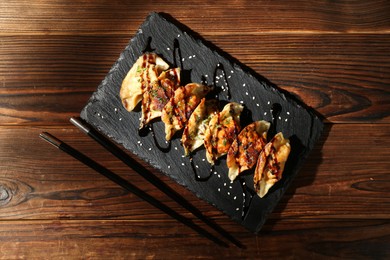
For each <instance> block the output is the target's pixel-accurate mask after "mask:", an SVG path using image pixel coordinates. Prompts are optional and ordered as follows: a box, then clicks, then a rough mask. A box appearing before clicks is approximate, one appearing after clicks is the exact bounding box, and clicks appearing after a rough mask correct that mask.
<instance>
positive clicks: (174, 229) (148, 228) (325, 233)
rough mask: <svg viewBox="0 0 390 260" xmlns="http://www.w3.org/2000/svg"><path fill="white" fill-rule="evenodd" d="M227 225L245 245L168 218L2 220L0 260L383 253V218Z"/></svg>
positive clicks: (386, 224)
mask: <svg viewBox="0 0 390 260" xmlns="http://www.w3.org/2000/svg"><path fill="white" fill-rule="evenodd" d="M228 229H229V230H230V231H231V232H232V234H233V235H234V236H236V237H237V239H239V240H240V241H242V242H243V243H244V244H245V245H246V246H247V249H243V250H241V249H237V248H235V247H230V248H228V249H223V248H220V247H217V246H215V245H214V244H212V243H211V242H209V241H207V240H205V239H204V238H202V237H199V236H197V235H196V234H194V233H193V232H191V231H189V230H187V228H182V227H181V226H180V224H178V223H176V222H174V221H169V220H166V221H164V222H159V221H149V222H145V221H127V220H119V221H112V220H105V221H99V220H92V221H78V220H71V221H70V220H69V221H62V220H50V221H48V220H45V221H39V222H38V221H25V220H24V221H2V222H0V241H1V242H2V247H1V249H2V250H1V253H0V258H4V259H10V258H23V257H25V258H35V257H36V256H38V255H46V256H47V255H50V256H52V257H54V258H57V259H58V258H66V259H73V258H80V257H81V256H82V258H91V259H95V258H97V259H105V258H111V259H112V258H115V259H167V258H169V259H178V258H180V259H220V258H219V257H220V256H224V258H225V259H243V258H244V259H253V258H256V259H257V258H260V259H263V258H285V257H286V252H288V258H292V259H294V258H302V257H309V258H316V259H329V258H341V257H342V258H356V259H367V258H372V256H376V257H377V258H382V259H384V258H386V256H388V253H389V252H388V247H387V245H388V241H389V239H390V237H389V229H390V223H389V221H388V220H352V221H338V222H335V221H322V220H304V221H301V220H288V219H287V220H283V221H280V222H278V223H272V224H266V226H265V227H264V232H262V233H261V234H259V235H258V236H246V235H245V234H244V233H242V232H241V231H240V230H239V229H237V228H236V227H235V226H229V227H228ZM36 241H40V242H39V243H36ZM42 244H44V245H45V247H40V245H42ZM166 245H169V246H166ZM192 252H196V253H192Z"/></svg>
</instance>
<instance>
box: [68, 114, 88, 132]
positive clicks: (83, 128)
mask: <svg viewBox="0 0 390 260" xmlns="http://www.w3.org/2000/svg"><path fill="white" fill-rule="evenodd" d="M69 121H70V122H71V123H72V124H73V125H74V126H76V127H77V128H78V129H80V130H81V131H82V132H84V133H85V134H88V133H89V132H90V131H91V129H90V128H89V127H88V126H87V125H86V124H85V123H83V122H81V120H79V119H78V118H75V117H71V118H70V120H69Z"/></svg>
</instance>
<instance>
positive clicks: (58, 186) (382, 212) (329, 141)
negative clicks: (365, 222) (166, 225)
mask: <svg viewBox="0 0 390 260" xmlns="http://www.w3.org/2000/svg"><path fill="white" fill-rule="evenodd" d="M329 128H330V126H328V129H327V130H326V132H325V134H324V135H323V136H322V138H321V140H320V142H319V143H318V145H317V146H316V148H315V150H314V151H313V153H312V154H311V156H310V157H309V159H308V160H307V162H306V163H305V165H304V167H303V168H302V169H301V171H300V174H299V175H298V177H297V178H296V179H295V180H294V182H293V184H292V186H291V187H290V189H289V190H288V192H287V193H286V195H285V196H284V197H283V199H282V200H281V202H280V204H279V205H278V206H277V208H276V209H275V211H274V213H273V214H272V215H271V219H280V218H283V219H284V218H312V219H313V218H315V219H321V218H327V219H340V218H348V219H386V218H388V216H389V215H390V197H389V196H388V192H389V190H390V175H389V174H388V171H389V169H390V161H389V160H388V158H390V150H389V149H388V147H389V146H390V141H389V140H390V131H389V125H388V124H383V125H381V124H377V125H369V124H340V125H339V124H337V125H333V126H332V127H331V129H329ZM43 130H48V131H49V132H50V133H53V134H54V135H55V136H57V137H59V138H60V139H63V140H64V141H67V142H68V143H69V144H71V145H73V146H75V147H76V148H78V149H80V150H81V151H83V152H85V153H86V154H88V155H90V156H92V158H95V159H96V160H98V161H99V162H100V163H102V164H103V165H105V166H107V167H109V168H110V169H112V170H114V171H115V172H117V173H118V174H121V175H122V176H124V177H125V178H127V179H129V180H131V182H132V183H134V184H135V185H137V186H138V187H142V188H143V189H145V190H146V191H147V192H149V193H150V194H151V195H153V196H155V197H156V198H158V199H160V200H161V201H163V202H164V203H167V204H168V205H169V206H172V207H173V208H174V209H176V210H177V211H179V212H181V213H183V214H186V215H187V216H188V214H189V213H187V212H186V211H184V210H183V209H181V208H180V207H179V206H178V205H176V204H175V203H173V202H172V201H171V200H170V199H169V198H167V197H166V196H164V195H163V194H161V192H159V191H157V190H156V189H155V188H154V187H153V186H152V185H149V184H148V183H145V181H144V180H143V179H142V178H141V177H139V176H137V175H136V174H135V173H134V172H132V171H131V170H129V169H127V168H126V167H125V166H124V165H122V164H121V163H120V162H118V160H117V159H116V158H113V157H112V156H110V155H109V154H108V152H106V151H104V150H103V149H102V148H100V147H99V146H98V145H97V144H96V143H94V142H93V141H92V140H90V139H88V137H86V136H84V135H83V134H82V133H80V132H79V131H78V130H76V129H74V128H71V127H69V128H63V129H62V128H46V129H42V128H38V127H37V128H27V127H26V128H19V127H1V128H0V140H1V141H0V160H1V161H0V198H1V200H0V208H1V210H0V219H3V220H6V219H8V220H11V219H69V218H71V219H130V220H137V219H154V220H168V219H169V217H168V216H166V215H165V214H163V213H161V212H160V211H159V210H157V209H155V208H153V207H151V206H149V205H148V204H147V203H145V202H143V201H141V200H140V199H138V198H136V197H135V196H133V195H132V194H128V193H127V192H124V191H122V190H121V189H120V188H118V187H117V186H115V185H114V184H112V183H111V182H110V181H108V180H106V179H104V178H103V177H100V176H99V175H98V174H97V173H95V172H94V171H92V170H90V169H89V168H87V167H85V166H84V165H82V164H81V163H79V162H78V161H75V160H74V159H73V158H71V157H69V156H67V155H66V154H64V153H62V152H61V151H58V150H56V149H55V148H53V147H51V146H49V145H48V144H47V143H45V142H44V141H42V140H40V139H39V138H38V134H39V133H40V132H41V131H43ZM149 169H151V168H150V167H149ZM156 174H157V175H158V176H159V177H161V178H162V179H163V181H165V182H166V183H167V184H168V185H170V186H171V187H172V188H174V189H176V190H177V191H178V192H179V193H181V194H183V196H185V197H186V198H188V200H189V201H191V202H193V204H194V205H195V206H196V207H198V208H199V209H201V210H202V211H203V212H206V214H208V215H209V216H210V217H213V218H217V219H220V220H224V221H228V220H227V219H228V218H227V217H226V216H225V215H223V214H222V213H220V212H219V211H218V210H217V209H215V208H214V207H212V206H211V205H209V204H207V203H206V202H204V201H201V200H199V199H197V198H196V197H195V196H194V195H193V194H192V193H190V192H189V191H187V190H186V189H185V188H183V187H181V186H179V185H177V184H176V183H174V182H173V181H172V180H170V179H169V178H168V177H165V176H163V175H161V174H159V173H156ZM379 204H380V205H381V206H380V207H378V205H379Z"/></svg>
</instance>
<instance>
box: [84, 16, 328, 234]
mask: <svg viewBox="0 0 390 260" xmlns="http://www.w3.org/2000/svg"><path fill="white" fill-rule="evenodd" d="M145 51H149V52H155V53H157V54H158V55H159V56H161V57H162V58H163V59H164V60H165V61H167V62H168V63H169V64H171V65H172V67H176V66H179V67H181V69H182V71H183V73H182V74H183V81H188V82H190V81H192V82H203V83H207V84H209V85H213V86H214V87H215V89H218V90H219V93H218V98H219V99H220V100H221V102H222V103H223V102H225V103H226V102H230V101H234V102H238V103H241V104H243V105H244V106H245V110H244V112H243V115H242V119H241V121H242V125H243V126H244V125H246V124H248V123H250V122H253V121H257V120H266V121H269V122H271V129H270V132H269V134H268V135H269V138H271V137H272V136H273V135H274V134H275V133H277V132H283V134H284V136H285V137H287V138H289V139H290V142H291V147H292V150H291V153H290V156H289V159H288V161H287V164H286V167H285V171H284V173H283V178H282V180H281V181H279V182H278V183H277V184H276V185H275V186H274V187H273V188H271V190H270V191H269V193H268V194H267V195H266V196H265V197H264V198H262V199H260V197H258V196H257V195H255V194H254V195H253V190H254V189H253V170H252V171H248V172H246V173H245V174H244V175H243V176H242V177H241V178H240V180H235V181H234V182H230V180H229V179H228V176H227V172H228V169H227V167H226V159H225V158H222V159H220V160H219V162H218V163H217V165H216V166H215V168H214V169H212V172H210V169H211V168H210V165H209V164H208V163H207V161H206V160H205V151H204V149H200V150H199V151H198V152H197V153H196V154H195V156H194V164H193V165H192V166H191V163H190V161H189V159H188V158H185V157H184V156H183V148H182V146H181V144H180V136H176V138H174V140H173V141H172V143H171V146H170V150H169V151H168V152H163V151H161V150H159V149H157V147H156V144H155V141H154V139H153V137H152V134H151V133H149V134H147V135H146V136H139V135H138V127H139V118H140V114H141V112H140V111H136V112H127V111H126V110H125V109H124V108H123V106H122V104H121V101H120V98H119V90H120V86H121V83H122V80H123V79H124V77H125V76H126V74H127V72H128V71H129V70H130V68H131V66H132V65H133V63H134V62H135V61H136V60H137V58H138V57H139V56H141V55H142V53H143V52H145ZM229 92H230V93H229ZM229 94H230V95H229ZM229 97H230V99H229ZM81 118H83V119H84V120H85V121H87V122H88V123H89V124H91V125H92V126H94V127H95V128H97V129H98V130H99V131H100V132H101V133H103V134H104V135H106V136H108V137H110V138H111V139H112V140H114V141H115V142H117V143H119V144H121V145H123V146H124V147H125V148H126V149H128V150H129V151H131V152H132V153H133V154H136V155H137V156H139V157H140V158H142V159H143V160H145V161H147V162H148V163H150V164H151V165H152V166H153V167H155V168H157V169H159V170H160V171H161V172H163V173H164V174H166V175H168V176H169V177H171V178H172V179H174V180H175V181H177V182H178V183H179V184H181V185H184V186H185V187H187V188H188V189H189V190H191V191H192V192H194V193H195V194H196V195H197V196H198V197H199V198H202V199H204V200H206V201H208V202H209V203H211V204H212V205H214V206H216V207H217V208H219V209H220V210H222V211H223V212H224V213H225V214H227V215H228V216H230V217H231V218H232V219H233V220H235V221H237V222H238V223H240V224H242V225H243V226H244V227H246V228H247V229H248V230H250V231H252V232H254V233H257V232H258V231H259V230H260V229H261V227H262V225H263V224H264V222H265V220H266V218H267V215H268V214H269V213H271V211H272V210H273V208H274V207H275V205H276V204H277V203H278V201H279V200H280V198H281V197H282V195H283V194H284V192H285V191H286V189H287V187H288V186H289V184H290V183H291V181H292V180H293V178H294V177H295V176H296V174H297V172H298V170H299V168H300V167H301V166H302V164H303V162H304V160H305V159H306V158H307V156H308V154H309V152H310V150H311V149H312V148H313V146H314V144H315V142H316V141H317V139H318V138H319V136H320V134H321V132H322V129H323V123H322V121H321V119H320V118H319V117H318V116H317V115H316V114H315V113H314V111H312V110H311V109H310V108H308V107H306V106H305V105H304V104H302V103H300V102H299V101H297V100H295V99H294V98H293V97H292V96H291V95H289V94H288V93H282V91H281V90H279V89H277V88H276V87H275V86H273V85H272V84H270V83H269V82H268V81H267V80H266V79H264V78H263V77H261V76H260V75H257V74H256V73H255V72H253V71H252V70H251V69H250V68H247V67H246V66H245V65H243V64H240V63H239V62H238V61H236V60H235V59H234V58H232V57H230V56H229V55H228V54H227V53H224V52H223V51H221V50H220V49H218V47H216V46H213V45H212V44H211V43H209V42H206V41H204V40H203V39H202V38H201V37H200V36H199V35H197V34H196V33H195V32H192V31H191V30H190V29H189V28H187V27H185V26H184V25H182V24H180V23H179V22H178V21H176V20H174V19H173V18H172V17H170V16H169V15H167V14H160V13H151V14H150V15H149V16H148V17H147V18H146V20H145V22H144V23H143V24H142V25H141V26H140V28H139V30H138V32H137V33H136V35H135V36H134V37H133V38H132V39H131V41H130V42H129V44H128V45H127V47H126V48H125V50H124V51H123V52H122V53H121V54H120V56H119V59H118V60H117V61H116V63H115V64H114V65H113V67H112V68H111V70H110V71H109V73H108V74H107V76H106V77H105V79H104V80H103V81H102V82H101V84H100V85H99V87H98V89H97V91H96V92H95V93H94V94H93V95H92V97H91V99H90V101H89V102H88V104H87V105H86V106H85V107H84V109H83V110H82V112H81ZM154 131H155V133H156V138H157V140H158V142H159V143H160V145H161V146H166V143H165V139H164V136H165V135H164V125H163V123H162V122H156V123H154ZM193 168H194V169H195V170H193ZM195 174H197V175H199V176H201V177H207V176H210V178H208V179H207V180H206V181H198V180H197V179H196V178H195Z"/></svg>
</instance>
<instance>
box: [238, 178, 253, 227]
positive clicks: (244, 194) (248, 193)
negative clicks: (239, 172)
mask: <svg viewBox="0 0 390 260" xmlns="http://www.w3.org/2000/svg"><path fill="white" fill-rule="evenodd" d="M238 180H239V182H240V184H241V189H242V210H241V220H244V219H245V216H246V214H247V213H248V210H249V208H250V206H251V203H252V200H253V197H254V196H255V195H256V193H255V192H254V191H253V190H251V189H248V188H247V186H246V183H245V180H244V179H243V178H242V177H241V176H238ZM247 196H249V200H247ZM247 201H248V202H247Z"/></svg>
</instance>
